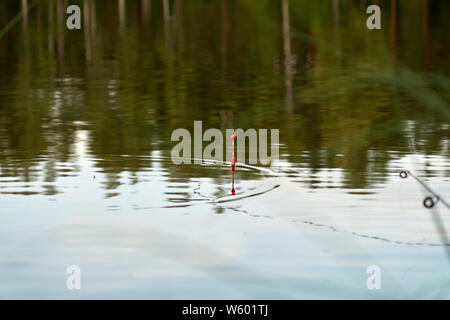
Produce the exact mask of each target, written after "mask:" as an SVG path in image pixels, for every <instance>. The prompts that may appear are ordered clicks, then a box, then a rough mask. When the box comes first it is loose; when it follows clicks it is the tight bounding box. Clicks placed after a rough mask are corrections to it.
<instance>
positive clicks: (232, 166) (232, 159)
mask: <svg viewBox="0 0 450 320" xmlns="http://www.w3.org/2000/svg"><path fill="white" fill-rule="evenodd" d="M230 138H231V139H232V140H233V143H232V144H231V150H232V154H233V156H232V157H231V176H232V179H231V195H233V196H234V195H235V194H236V191H235V190H234V172H235V170H236V158H235V157H234V142H235V140H236V136H235V135H234V134H233V135H232V136H231V137H230Z"/></svg>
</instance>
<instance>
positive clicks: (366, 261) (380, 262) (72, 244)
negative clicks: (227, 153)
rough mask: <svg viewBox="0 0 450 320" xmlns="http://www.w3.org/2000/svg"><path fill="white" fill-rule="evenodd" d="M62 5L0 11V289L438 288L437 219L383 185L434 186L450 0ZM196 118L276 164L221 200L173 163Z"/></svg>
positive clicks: (11, 293)
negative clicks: (271, 155) (271, 154)
mask: <svg viewBox="0 0 450 320" xmlns="http://www.w3.org/2000/svg"><path fill="white" fill-rule="evenodd" d="M72 2H73V3H74V4H78V5H80V6H81V7H82V13H83V17H82V29H81V30H73V31H71V30H68V29H67V28H66V26H65V22H66V16H67V15H66V14H65V10H66V5H67V1H66V2H64V1H56V2H55V1H44V0H43V1H38V2H33V1H28V8H25V9H26V10H28V15H27V16H25V17H23V18H20V16H18V15H19V14H20V12H21V10H22V7H21V2H20V1H12V0H8V1H1V3H0V74H1V77H0V146H1V148H0V206H1V209H0V242H1V243H2V244H1V246H0V298H4V299H5V298H27V299H28V298H38V299H41V298H64V299H79V298H87V299H91V298H133V299H148V298H152V299H160V298H164V299H171V298H176V299H179V298H184V299H190V298H203V299H205V298H210V299H216V298H222V299H241V298H244V299H246V298H249V299H260V298H268V299H283V298H286V299H292V298H294V299H298V298H307V299H310V298H313V299H316V298H325V299H329V298H339V299H342V298H356V299H378V298H387V299H397V298H406V299H409V298H414V299H422V298H427V299H449V298H450V272H449V268H450V240H449V236H448V235H447V233H450V211H449V210H448V208H446V206H445V205H444V204H443V203H442V202H441V203H438V204H437V205H436V206H435V207H434V208H433V209H426V208H424V206H423V205H422V201H423V199H424V197H426V196H429V192H427V191H426V190H425V189H424V188H423V187H422V186H421V185H420V184H419V183H418V182H416V181H415V180H414V179H413V178H412V177H408V178H407V179H401V178H400V177H399V173H400V171H402V170H411V171H412V172H414V173H415V174H416V175H417V176H418V177H420V178H421V179H422V180H423V181H426V183H427V184H428V185H429V186H430V187H431V188H432V189H433V190H434V191H435V192H437V193H438V194H439V195H441V196H442V198H443V199H446V200H447V201H448V200H450V184H449V182H450V174H449V173H450V149H449V145H450V131H449V129H450V107H449V101H450V78H449V76H450V59H449V58H450V50H449V49H450V2H448V1H444V0H442V1H423V0H409V1H406V0H405V1H401V0H399V1H396V0H392V1H378V3H379V4H380V6H381V10H382V30H368V29H367V28H366V19H367V15H366V13H365V10H366V5H364V3H365V1H339V0H323V1H307V0H298V1H292V0H291V1H287V0H282V1H276V0H262V1H257V2H256V1H255V2H252V1H243V0H216V1H183V0H175V1H165V0H161V1H150V0H148V1H147V0H142V1H122V0H119V1H108V4H106V2H105V1H94V0H86V1H71V3H72ZM15 17H17V21H16V23H15V24H10V25H9V24H8V23H9V22H10V21H13V19H15ZM195 120H201V121H203V128H204V130H206V129H207V128H218V129H221V130H223V131H225V129H227V128H235V129H237V128H243V129H244V130H245V129H248V128H255V129H279V130H280V138H279V142H280V146H279V147H280V161H279V162H277V163H276V165H275V166H273V167H272V168H269V167H267V166H262V165H255V166H253V167H248V166H243V165H239V164H238V167H237V171H236V193H237V194H236V196H234V197H233V196H231V195H230V190H231V170H230V167H229V165H227V164H226V163H213V162H209V161H205V162H203V163H202V164H192V165H174V164H173V163H172V161H171V158H170V155H171V150H172V148H173V147H174V145H175V144H176V142H172V141H171V133H172V131H173V130H175V129H177V128H186V129H188V130H190V131H191V132H193V131H192V130H193V125H194V121H195ZM70 265H77V266H79V267H80V269H81V290H69V289H67V287H66V280H67V278H68V276H69V275H68V274H67V273H66V269H67V267H68V266H70ZM371 265H376V266H378V267H379V269H380V271H381V289H379V290H369V289H368V288H367V283H366V282H367V279H368V277H369V276H370V275H369V274H368V273H367V272H366V270H367V268H368V267H369V266H371Z"/></svg>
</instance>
